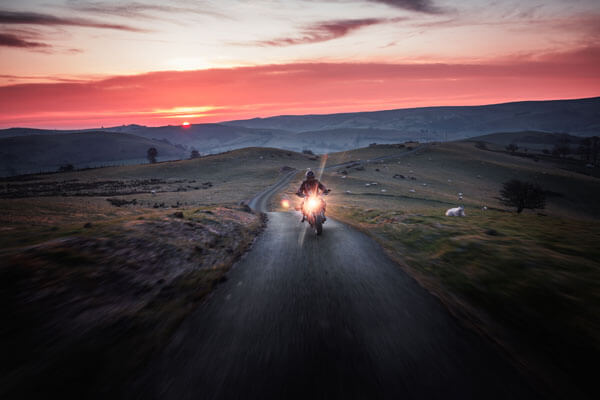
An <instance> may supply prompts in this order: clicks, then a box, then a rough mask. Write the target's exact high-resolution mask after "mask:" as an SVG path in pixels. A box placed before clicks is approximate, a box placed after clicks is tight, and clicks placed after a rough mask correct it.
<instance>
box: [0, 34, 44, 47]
mask: <svg viewBox="0 0 600 400" xmlns="http://www.w3.org/2000/svg"><path fill="white" fill-rule="evenodd" d="M0 46H4V47H18V48H25V49H47V48H50V45H48V44H46V43H40V42H32V41H29V40H27V39H25V38H21V37H19V36H17V35H14V34H12V33H0Z"/></svg>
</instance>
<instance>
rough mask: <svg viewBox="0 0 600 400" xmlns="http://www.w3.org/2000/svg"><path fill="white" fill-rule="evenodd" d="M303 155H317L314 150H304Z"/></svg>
mask: <svg viewBox="0 0 600 400" xmlns="http://www.w3.org/2000/svg"><path fill="white" fill-rule="evenodd" d="M302 154H308V155H311V156H314V155H315V153H313V152H312V150H302Z"/></svg>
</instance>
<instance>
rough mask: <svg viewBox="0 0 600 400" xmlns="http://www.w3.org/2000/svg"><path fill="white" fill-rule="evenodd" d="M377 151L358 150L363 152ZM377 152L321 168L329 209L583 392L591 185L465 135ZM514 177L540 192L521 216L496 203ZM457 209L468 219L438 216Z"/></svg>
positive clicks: (590, 301)
mask: <svg viewBox="0 0 600 400" xmlns="http://www.w3.org/2000/svg"><path fill="white" fill-rule="evenodd" d="M378 150H379V149H378V148H370V149H363V150H361V151H363V152H366V151H368V152H369V156H368V158H370V159H371V160H373V159H375V158H378V157H377V153H376V152H377V151H378ZM394 152H395V153H394ZM394 154H395V155H394ZM381 155H382V156H385V157H390V155H391V156H392V157H391V158H386V159H380V160H377V161H374V162H373V161H372V162H370V163H363V164H362V165H350V166H346V167H345V168H337V169H334V170H329V171H326V173H325V174H324V175H323V178H322V181H323V183H324V184H325V185H326V186H327V187H329V188H331V189H332V190H333V191H332V193H331V194H330V195H329V196H328V197H327V199H326V200H327V203H328V206H327V210H328V213H329V215H331V216H332V217H334V218H336V219H338V220H341V221H343V222H345V223H347V224H350V225H352V226H355V227H357V228H358V229H360V230H362V231H364V232H365V233H367V234H368V235H371V236H372V237H373V238H374V239H376V240H377V241H378V242H379V243H381V244H382V246H383V247H384V249H385V250H386V251H387V252H388V254H389V255H390V256H391V257H392V258H394V259H395V260H397V261H398V263H399V264H400V265H402V266H403V268H404V269H405V270H406V271H407V272H408V273H409V274H410V275H411V276H413V277H415V278H416V279H417V280H418V281H419V282H420V283H421V284H422V285H423V286H424V287H426V288H427V289H428V290H429V291H430V292H431V293H433V294H434V295H436V296H437V297H439V298H440V299H441V300H442V301H443V302H444V303H445V304H446V305H447V306H448V308H449V309H450V310H451V311H452V312H453V313H454V314H455V315H457V316H458V317H459V318H460V319H461V320H463V321H465V322H466V323H468V324H469V325H471V326H473V327H475V328H476V329H478V330H479V331H480V332H482V333H484V334H487V335H488V336H490V337H492V338H493V339H494V340H495V341H496V342H498V343H499V344H500V345H502V346H504V347H505V348H506V349H507V350H508V351H509V352H510V353H511V354H512V355H513V356H514V358H515V359H516V360H518V361H519V362H520V363H521V365H522V366H523V367H524V368H525V369H527V370H529V371H530V372H533V373H534V375H537V376H538V377H539V378H541V379H542V380H544V381H545V382H544V384H543V385H545V386H546V387H547V388H548V387H550V388H551V389H550V390H553V391H556V392H555V394H556V393H559V397H560V396H561V395H564V396H568V395H569V390H571V389H572V388H573V387H576V388H581V389H582V390H583V391H587V392H589V393H593V387H592V386H593V384H594V376H593V373H594V372H595V370H594V369H593V368H589V367H588V366H589V365H593V364H594V362H595V360H596V359H597V357H598V356H600V340H599V338H600V318H599V315H600V264H599V262H598V260H599V259H600V250H599V248H598V246H597V243H599V242H600V226H598V224H596V221H597V220H598V217H599V215H600V212H599V209H598V204H600V203H599V200H600V181H599V180H598V179H596V178H593V177H590V176H587V175H582V174H578V173H574V172H573V171H569V170H565V169H564V168H563V167H564V166H563V165H556V164H555V163H554V162H552V163H550V162H546V161H544V160H540V161H539V162H536V161H534V160H531V159H524V158H520V157H512V156H510V155H508V154H505V153H501V152H497V153H494V152H489V151H483V150H480V149H477V148H476V147H474V146H473V144H472V143H447V144H437V145H436V144H431V145H426V146H422V147H421V148H420V149H419V150H418V151H416V152H413V153H408V152H407V151H406V149H402V148H397V149H394V148H385V149H381ZM351 158H352V159H357V158H362V159H363V160H364V159H366V158H365V157H357V156H356V155H353V156H352V157H351ZM330 159H334V157H330ZM513 178H516V179H522V180H527V181H533V182H538V183H539V184H540V185H541V186H542V187H543V188H544V189H546V190H548V198H547V207H546V209H545V210H541V211H542V212H541V213H539V214H538V212H537V211H536V212H532V211H529V210H528V211H526V212H524V213H523V214H521V215H517V214H516V213H515V212H514V211H513V210H508V209H505V207H504V206H503V205H502V204H501V203H500V202H499V201H498V193H499V189H500V187H501V184H502V182H504V181H506V180H508V179H513ZM299 181H300V177H298V179H297V181H294V182H292V183H291V184H290V186H289V187H288V188H286V190H285V191H284V192H283V193H281V194H280V195H279V196H278V197H277V198H276V199H274V200H273V205H274V206H278V203H279V200H280V199H281V198H288V199H290V200H292V204H295V203H296V202H297V200H296V199H295V197H294V195H293V193H294V192H295V191H296V190H297V187H298V186H299V184H300V182H299ZM458 205H464V206H465V209H466V214H467V217H465V218H452V217H445V216H444V213H445V211H446V209H448V208H451V207H456V206H458ZM484 207H485V208H486V209H484ZM569 382H570V383H569ZM563 383H564V384H563ZM560 390H565V391H564V392H560ZM571 394H572V393H571ZM571 397H577V396H571Z"/></svg>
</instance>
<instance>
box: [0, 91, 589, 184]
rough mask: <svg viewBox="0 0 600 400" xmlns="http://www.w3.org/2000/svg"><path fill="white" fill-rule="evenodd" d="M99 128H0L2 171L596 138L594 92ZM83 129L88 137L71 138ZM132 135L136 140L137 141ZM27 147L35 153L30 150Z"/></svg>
mask: <svg viewBox="0 0 600 400" xmlns="http://www.w3.org/2000/svg"><path fill="white" fill-rule="evenodd" d="M102 131H103V132H110V133H112V134H114V135H123V136H110V135H107V134H106V133H105V134H103V135H101V134H99V132H98V131H97V130H93V129H87V130H79V131H72V130H65V131H56V130H41V129H29V128H11V129H5V130H0V141H2V143H3V145H2V154H3V159H2V167H1V169H0V173H2V174H4V175H6V174H9V173H10V174H14V173H22V171H26V172H38V171H46V170H52V169H56V168H58V166H59V165H60V164H63V163H65V162H70V163H72V164H75V165H76V166H77V167H80V166H95V165H101V164H107V163H135V162H138V163H139V162H145V150H144V151H143V152H141V153H140V150H139V149H138V146H141V147H142V148H147V147H149V146H150V145H151V144H154V145H155V146H158V145H160V146H164V147H163V148H162V149H159V156H160V157H159V158H161V159H174V158H181V157H185V156H187V155H188V154H189V151H190V150H192V149H196V150H198V151H199V152H200V153H201V154H203V155H206V154H215V153H220V152H223V151H228V150H235V149H240V148H245V147H273V148H280V149H286V150H293V151H302V150H306V149H309V150H312V151H313V152H315V153H329V152H336V151H345V150H350V149H355V148H359V147H365V146H368V145H369V144H371V143H381V144H385V143H401V142H406V141H419V142H433V141H452V140H463V139H469V138H473V137H476V136H481V135H489V134H494V135H496V136H489V137H486V138H479V139H477V140H482V141H488V142H490V143H496V142H497V143H496V144H507V143H506V142H507V141H508V142H510V143H512V142H515V143H516V144H518V145H519V146H520V147H527V148H530V149H538V150H541V149H545V148H549V147H551V146H553V144H554V143H555V142H556V141H557V140H558V138H561V137H562V138H563V139H564V138H565V137H567V136H564V135H571V136H568V137H570V138H571V139H569V140H571V142H573V143H576V142H577V138H576V137H585V136H593V135H600V97H595V98H588V99H578V100H555V101H530V102H517V103H505V104H495V105H486V106H464V107H425V108H412V109H399V110H389V111H376V112H358V113H345V114H328V115H290V116H278V117H270V118H255V119H249V120H241V121H229V122H222V123H212V124H193V125H191V126H188V127H182V126H173V125H169V126H161V127H147V126H142V125H123V126H116V127H110V128H102ZM498 132H503V133H502V134H498ZM82 133H85V134H88V135H90V134H91V135H93V136H90V137H84V136H73V135H75V134H82ZM498 135H500V136H498ZM540 135H541V136H540ZM544 135H545V136H544ZM561 135H562V136H561ZM136 137H137V139H135V138H136ZM9 138H13V139H11V140H8V139H9ZM17 138H19V139H17ZM59 138H60V139H59ZM75 138H77V140H75ZM117 138H120V139H119V141H118V144H117V143H116V142H115V140H117ZM125 138H127V139H125ZM84 139H85V140H84ZM92 139H93V143H94V145H93V146H95V147H98V148H101V149H103V150H102V151H101V152H100V153H99V154H96V152H87V151H85V149H86V148H89V145H88V144H87V140H92ZM136 140H139V141H140V142H139V143H136ZM76 141H82V142H81V143H80V144H81V145H82V146H83V149H84V151H82V152H77V151H74V150H72V149H71V150H66V149H68V148H70V147H72V146H73V145H74V143H75V142H76ZM38 142H39V143H38ZM51 143H53V144H52V146H54V145H56V146H59V144H58V143H62V144H61V145H60V146H59V147H60V151H59V152H58V153H56V154H54V153H51V154H44V153H47V152H45V149H47V148H48V146H49V145H51ZM126 143H127V144H126ZM176 147H179V148H178V149H176ZM30 148H34V149H39V150H38V151H36V152H31V151H30V150H29V149H30ZM65 151H66V152H65ZM136 160H137V161H136ZM11 171H12V172H11Z"/></svg>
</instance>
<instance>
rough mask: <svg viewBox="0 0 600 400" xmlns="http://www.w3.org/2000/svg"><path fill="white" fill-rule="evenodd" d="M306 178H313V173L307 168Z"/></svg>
mask: <svg viewBox="0 0 600 400" xmlns="http://www.w3.org/2000/svg"><path fill="white" fill-rule="evenodd" d="M306 179H315V173H314V172H312V171H311V170H310V169H309V170H308V171H306Z"/></svg>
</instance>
